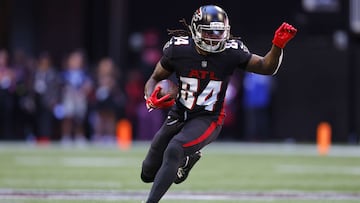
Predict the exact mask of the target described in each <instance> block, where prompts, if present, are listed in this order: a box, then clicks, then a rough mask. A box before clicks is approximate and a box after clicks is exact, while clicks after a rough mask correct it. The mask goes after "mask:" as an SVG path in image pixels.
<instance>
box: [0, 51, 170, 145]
mask: <svg viewBox="0 0 360 203" xmlns="http://www.w3.org/2000/svg"><path fill="white" fill-rule="evenodd" d="M143 86H144V75H143V74H142V73H141V71H140V70H137V69H134V70H131V71H129V72H127V73H126V75H124V73H123V72H121V69H120V68H118V67H117V65H116V64H115V63H114V61H113V60H112V59H111V58H108V57H104V58H102V59H100V60H99V61H98V62H97V63H96V64H95V65H93V66H90V65H89V64H88V63H87V58H86V54H85V52H84V51H83V50H81V49H78V50H74V51H72V52H70V53H68V54H67V56H66V57H64V60H63V62H62V67H55V66H54V63H53V60H52V56H51V53H47V52H44V53H41V54H39V56H37V57H35V58H31V57H29V56H27V55H26V54H25V53H24V52H23V51H22V50H17V51H15V52H14V53H13V54H12V55H11V54H10V53H9V52H8V50H6V49H1V50H0V98H1V99H0V139H1V140H28V141H37V142H43V143H46V142H50V141H52V140H59V141H60V142H61V143H62V144H64V145H69V144H73V143H75V144H77V145H82V144H86V143H87V142H88V141H92V142H94V143H101V144H107V143H109V144H110V143H114V139H115V133H116V132H115V130H116V125H117V122H118V121H119V120H120V119H128V120H129V121H130V122H131V123H133V124H134V125H133V127H134V128H133V132H134V136H135V137H134V139H149V136H152V134H151V133H152V132H151V131H149V129H147V133H146V135H143V134H141V133H139V132H138V131H137V129H138V126H137V125H136V123H139V122H140V121H139V120H141V119H146V118H142V117H144V115H143V114H144V113H143V112H144V110H143V109H144V108H145V104H144V99H143ZM159 112H160V113H161V114H160V115H159V116H160V117H162V116H163V112H161V111H159ZM160 119H161V120H162V118H160ZM143 123H145V124H149V125H150V126H151V128H156V127H157V126H159V125H160V124H158V125H151V122H148V121H146V122H143ZM142 127H144V126H142ZM147 134H148V135H147Z"/></svg>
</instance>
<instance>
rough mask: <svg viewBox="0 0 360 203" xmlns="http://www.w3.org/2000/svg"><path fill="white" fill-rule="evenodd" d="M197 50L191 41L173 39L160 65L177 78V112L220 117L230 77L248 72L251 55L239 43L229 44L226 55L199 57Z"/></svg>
mask: <svg viewBox="0 0 360 203" xmlns="http://www.w3.org/2000/svg"><path fill="white" fill-rule="evenodd" d="M195 46H196V45H195V43H194V41H193V39H192V38H191V37H172V38H171V39H170V40H169V41H168V42H167V43H166V45H165V46H164V49H163V56H162V58H161V61H160V63H161V65H162V66H163V67H164V68H165V69H166V70H168V71H170V72H174V73H175V74H176V78H177V80H178V84H179V94H178V97H177V100H176V108H178V109H181V110H184V111H187V112H188V113H189V114H197V113H214V114H219V113H220V112H222V108H223V104H224V99H225V93H226V90H227V86H228V83H229V80H230V76H231V75H232V74H233V72H234V70H235V69H236V68H240V69H245V67H246V65H247V63H248V62H249V60H250V57H251V53H249V51H248V49H247V48H246V46H245V45H244V44H243V42H241V41H240V40H228V41H227V43H226V49H225V50H224V51H222V52H219V53H210V54H208V55H202V54H199V53H198V52H197V51H196V49H195Z"/></svg>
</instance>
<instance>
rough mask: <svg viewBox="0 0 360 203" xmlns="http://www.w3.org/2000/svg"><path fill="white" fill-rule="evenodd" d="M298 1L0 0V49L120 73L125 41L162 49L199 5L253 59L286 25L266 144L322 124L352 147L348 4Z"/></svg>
mask: <svg viewBox="0 0 360 203" xmlns="http://www.w3.org/2000/svg"><path fill="white" fill-rule="evenodd" d="M303 2H305V1H300V0H297V1H286V0H279V1H276V2H273V1H201V2H200V1H199V2H194V1H156V3H155V2H153V1H138V0H132V1H128V0H121V1H118V0H106V1H103V0H89V1H86V0H75V1H72V0H64V1H47V0H28V1H22V0H1V1H0V47H1V48H7V49H8V50H9V51H12V50H14V49H16V48H18V47H21V48H23V49H24V50H25V52H26V53H28V54H30V55H37V54H38V53H39V52H41V51H43V50H48V51H50V52H51V53H52V54H53V56H54V61H55V63H57V64H58V66H60V63H61V59H62V57H63V55H64V54H65V53H67V52H69V51H71V50H73V49H75V48H79V47H80V48H84V50H86V54H87V55H88V58H89V61H90V63H95V62H96V61H97V60H99V59H100V58H101V57H104V56H110V57H111V58H113V59H114V61H115V62H116V63H117V64H118V66H119V67H120V68H121V69H123V70H124V71H125V72H126V71H127V70H129V69H131V67H132V66H133V64H134V63H136V61H138V59H139V58H138V57H139V56H138V55H137V53H136V51H134V47H132V46H130V43H129V39H133V38H131V37H134V36H136V35H134V34H136V33H142V32H146V31H147V30H149V29H150V30H151V29H156V30H157V32H158V33H159V34H160V41H161V42H160V43H159V44H163V43H164V42H165V41H166V40H167V39H168V36H167V33H166V29H167V28H179V27H181V25H180V23H178V20H179V19H181V18H186V19H187V20H188V21H190V17H191V15H192V13H193V11H194V10H195V9H196V8H198V7H199V6H200V5H202V4H205V3H217V4H218V5H220V6H222V7H223V8H224V9H225V10H226V11H227V12H228V15H229V17H230V22H231V26H232V33H233V34H234V35H239V36H241V37H242V38H243V39H244V40H245V42H246V44H247V45H248V47H249V48H250V50H251V51H253V52H254V53H259V54H264V53H265V52H266V51H267V49H268V48H269V47H270V46H271V39H272V36H273V33H274V31H275V29H276V28H277V27H278V26H279V25H280V23H282V22H283V21H287V22H289V23H291V24H293V25H294V26H295V27H297V28H298V30H299V33H298V35H297V37H296V38H295V39H294V40H293V41H292V42H291V43H290V44H289V46H288V47H287V48H286V51H285V60H284V62H283V66H282V69H281V70H280V71H279V73H278V75H277V76H276V77H275V80H276V92H275V95H274V98H273V102H272V106H271V116H272V126H273V128H272V133H271V134H272V138H273V139H276V140H290V141H291V140H296V141H307V142H309V141H310V142H313V141H314V140H315V136H316V127H317V125H318V124H319V123H320V122H322V121H326V122H329V123H330V124H331V126H332V129H333V140H334V141H338V142H345V143H347V142H351V143H358V135H359V134H360V125H358V124H359V123H360V106H359V105H360V102H359V101H360V89H359V88H358V87H359V85H360V84H359V80H358V78H359V77H360V71H359V70H358V67H359V64H360V61H359V59H360V57H359V55H360V46H359V45H360V43H359V35H358V34H357V33H355V32H353V31H352V30H351V29H350V26H349V1H327V2H328V3H329V5H331V3H335V4H337V8H332V7H331V6H330V7H329V8H327V7H325V9H324V10H322V11H318V10H315V11H309V10H306V9H305V8H304V5H303ZM313 2H315V1H313ZM319 2H320V1H319ZM327 9H328V10H327ZM320 10H321V9H320ZM358 15H359V14H358ZM338 31H340V32H338ZM341 31H342V32H341ZM335 33H340V34H341V33H345V35H346V36H348V45H347V46H345V47H343V46H342V44H337V43H336V40H335V39H336V38H335V37H334V36H336V35H335ZM135 39H136V38H135ZM239 121H240V122H239V123H240V124H239V125H237V126H239V127H241V121H242V118H240V119H239ZM236 130H237V129H235V131H236ZM236 132H238V131H236Z"/></svg>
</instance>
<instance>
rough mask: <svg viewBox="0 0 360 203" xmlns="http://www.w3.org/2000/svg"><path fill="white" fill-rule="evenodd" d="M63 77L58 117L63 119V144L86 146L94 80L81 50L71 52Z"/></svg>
mask: <svg viewBox="0 0 360 203" xmlns="http://www.w3.org/2000/svg"><path fill="white" fill-rule="evenodd" d="M65 65H66V66H65V67H64V71H63V72H62V74H61V77H62V92H61V99H62V100H61V105H60V106H59V107H60V108H58V116H60V117H62V124H61V129H62V137H61V143H62V144H64V145H68V144H71V142H72V141H75V144H77V145H79V146H81V145H84V144H86V141H87V139H86V137H85V121H86V116H87V110H88V96H89V94H90V92H91V90H92V86H93V84H92V80H91V77H90V75H89V73H88V72H87V67H86V61H85V55H84V53H83V51H81V50H75V51H73V52H71V53H70V54H69V56H68V58H67V59H66V63H65Z"/></svg>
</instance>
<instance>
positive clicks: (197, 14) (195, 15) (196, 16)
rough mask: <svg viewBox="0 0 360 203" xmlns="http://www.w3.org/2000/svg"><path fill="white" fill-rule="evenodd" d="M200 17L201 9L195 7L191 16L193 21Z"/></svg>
mask: <svg viewBox="0 0 360 203" xmlns="http://www.w3.org/2000/svg"><path fill="white" fill-rule="evenodd" d="M201 19H202V12H201V9H197V10H196V11H195V13H194V16H193V21H199V20H201Z"/></svg>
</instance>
